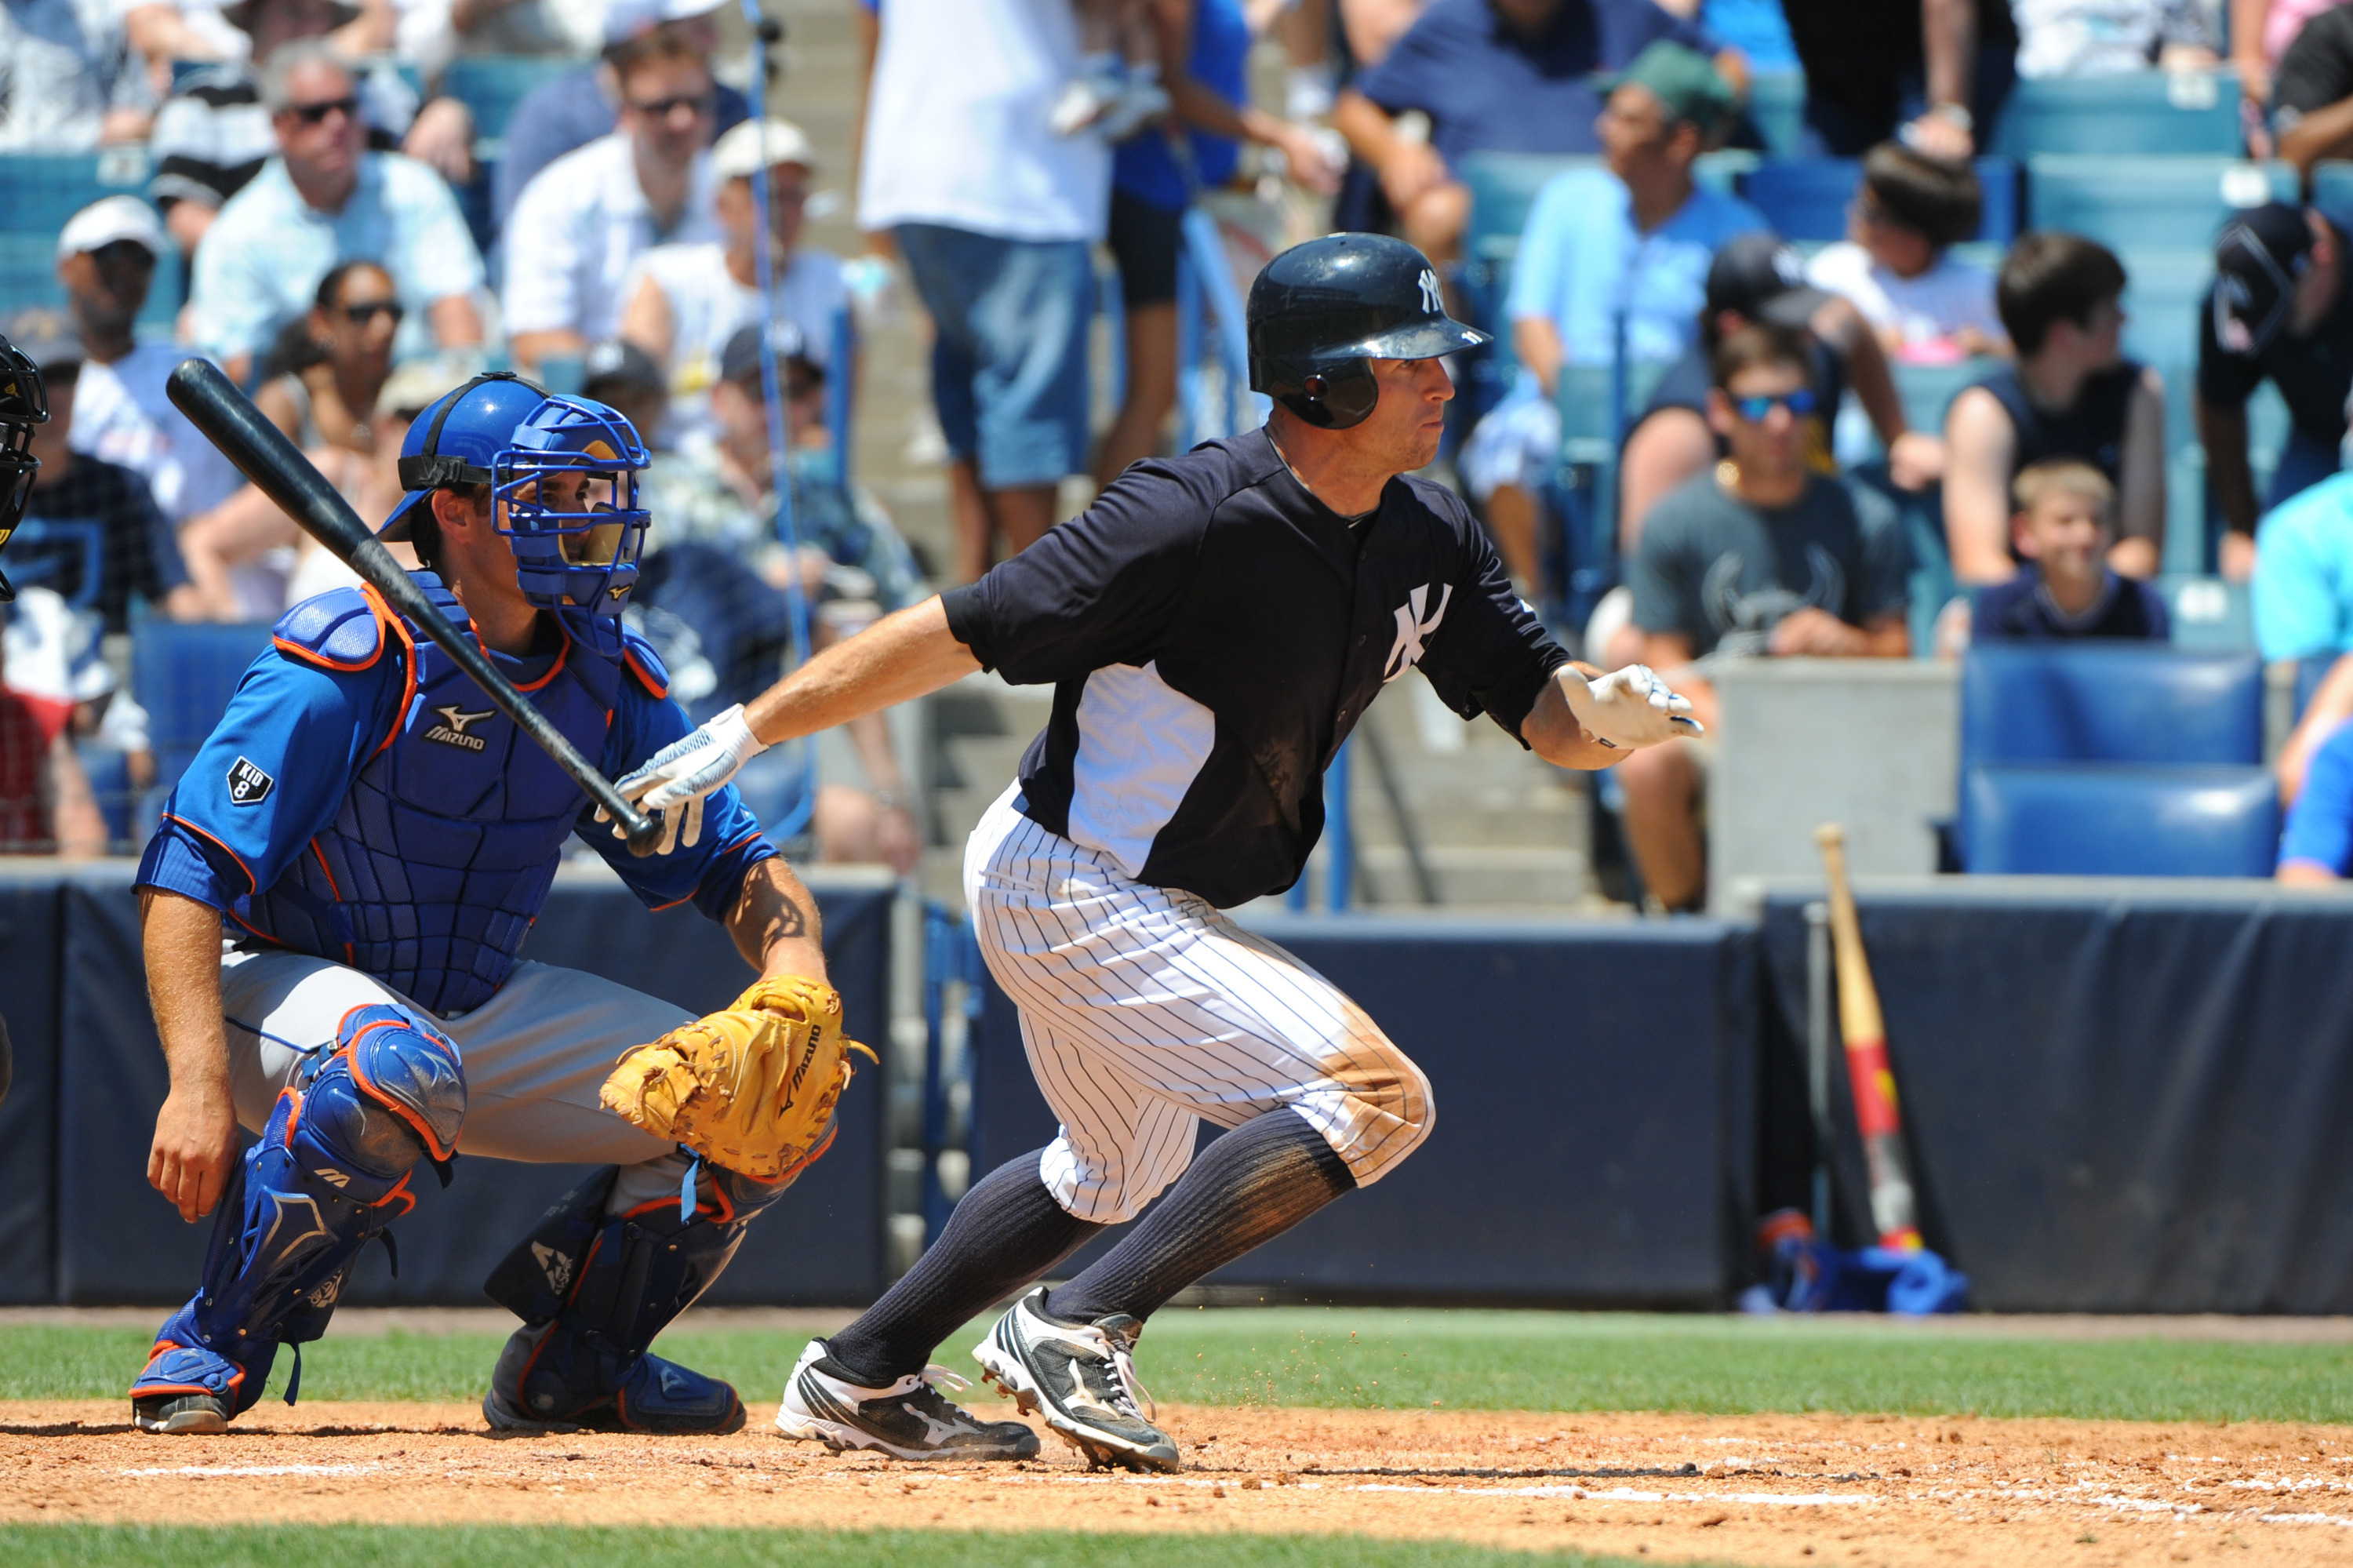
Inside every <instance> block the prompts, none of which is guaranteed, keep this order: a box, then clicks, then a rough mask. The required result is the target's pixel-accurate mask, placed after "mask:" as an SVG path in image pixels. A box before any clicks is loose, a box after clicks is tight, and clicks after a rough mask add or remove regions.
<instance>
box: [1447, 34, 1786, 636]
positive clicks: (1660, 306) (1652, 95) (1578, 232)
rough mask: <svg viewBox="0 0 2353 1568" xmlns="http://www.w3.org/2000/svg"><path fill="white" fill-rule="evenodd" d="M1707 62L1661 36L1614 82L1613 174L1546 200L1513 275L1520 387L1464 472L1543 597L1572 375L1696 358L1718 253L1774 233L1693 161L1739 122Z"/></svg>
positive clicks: (1563, 180)
mask: <svg viewBox="0 0 2353 1568" xmlns="http://www.w3.org/2000/svg"><path fill="white" fill-rule="evenodd" d="M1734 109H1735V105H1734V101H1733V95H1732V89H1731V86H1730V85H1729V84H1728V83H1726V82H1725V79H1724V78H1723V77H1722V76H1721V75H1720V74H1718V72H1717V71H1716V69H1715V67H1714V66H1713V65H1711V64H1709V63H1708V60H1707V58H1706V57H1705V56H1704V55H1701V54H1699V53H1698V52H1697V51H1695V50H1693V49H1689V48H1684V47H1683V45H1681V44H1676V43H1670V42H1666V41H1664V40H1662V41H1661V42H1659V43H1655V44H1652V45H1651V47H1650V48H1646V49H1644V50H1643V51H1642V52H1641V54H1640V55H1638V56H1637V57H1635V59H1634V63H1633V64H1632V65H1630V66H1629V67H1628V68H1627V69H1626V70H1625V72H1624V73H1623V74H1622V75H1620V77H1618V78H1617V79H1616V80H1615V82H1614V83H1613V84H1611V85H1610V87H1609V106H1608V107H1607V108H1606V109H1604V110H1603V111H1602V112H1601V116H1600V120H1599V123H1598V124H1597V125H1596V127H1595V129H1596V131H1597V132H1598V133H1599V136H1600V138H1601V143H1602V145H1603V147H1604V148H1606V149H1607V155H1608V157H1609V168H1608V169H1607V170H1602V169H1573V170H1571V171H1569V172H1568V173H1567V174H1564V175H1558V176H1556V178H1555V179H1554V180H1553V181H1552V183H1551V184H1549V185H1546V186H1545V188H1544V189H1543V190H1542V191H1541V192H1539V193H1538V194H1537V196H1536V200H1535V207H1533V208H1532V209H1530V211H1529V214H1528V227H1527V231H1526V232H1525V234H1524V235H1523V236H1522V237H1521V239H1520V249H1519V254H1518V258H1517V260H1515V261H1514V266H1513V270H1512V292H1511V298H1510V300H1509V301H1508V302H1506V304H1505V306H1504V313H1505V314H1506V315H1507V316H1509V317H1510V318H1511V323H1512V329H1511V330H1512V347H1513V351H1514V354H1516V355H1517V356H1518V358H1519V363H1520V372H1519V377H1518V379H1517V380H1516V381H1515V382H1514V384H1513V387H1512V389H1511V391H1510V393H1509V394H1508V395H1507V396H1506V397H1504V400H1503V401H1502V402H1501V403H1499V404H1497V405H1496V407H1495V408H1494V409H1493V411H1492V412H1490V413H1489V414H1488V415H1487V417H1486V418H1485V419H1483V420H1482V421H1481V422H1480V425H1479V428H1478V429H1477V430H1476V431H1474V432H1473V433H1472V437H1471V440H1470V444H1469V445H1468V446H1466V447H1465V448H1464V449H1463V452H1462V462H1461V468H1462V477H1463V481H1464V482H1465V483H1466V484H1467V485H1468V487H1469V488H1470V491H1471V493H1472V497H1473V498H1474V499H1476V500H1477V501H1479V502H1480V503H1482V505H1483V506H1484V507H1485V508H1486V514H1487V524H1488V527H1489V529H1490V530H1491V531H1492V532H1493V534H1494V536H1495V545H1496V548H1497V549H1498V550H1499V551H1500V552H1501V553H1502V555H1503V557H1504V566H1505V567H1509V568H1510V570H1511V573H1512V576H1513V577H1514V579H1515V580H1516V581H1517V582H1518V584H1519V586H1520V588H1521V591H1522V592H1524V593H1525V592H1527V591H1529V590H1531V589H1533V588H1535V587H1537V586H1538V584H1537V577H1538V563H1539V552H1538V549H1537V546H1536V540H1537V539H1538V537H1539V536H1540V524H1541V522H1542V518H1543V503H1542V500H1541V492H1542V485H1543V482H1544V476H1545V475H1546V472H1548V471H1550V469H1551V467H1552V465H1553V464H1554V463H1555V462H1556V461H1557V460H1558V458H1559V455H1560V410H1559V406H1558V404H1557V403H1556V402H1555V400H1554V397H1555V393H1556V389H1557V386H1558V382H1559V378H1560V370H1561V367H1562V366H1564V365H1608V364H1609V363H1610V362H1611V361H1612V360H1613V359H1614V358H1615V357H1616V356H1617V355H1618V352H1619V347H1620V341H1621V339H1620V331H1621V327H1620V323H1621V320H1622V323H1623V325H1622V332H1623V338H1622V342H1623V345H1624V351H1625V354H1626V356H1627V357H1628V358H1629V359H1636V360H1654V361H1660V360H1672V359H1675V358H1678V357H1680V356H1681V355H1684V354H1686V353H1688V352H1689V351H1690V349H1691V346H1692V344H1693V342H1694V340H1695V339H1696V337H1697V336H1698V333H1699V318H1700V311H1701V307H1702V306H1703V305H1704V304H1705V302H1706V300H1707V270H1708V266H1709V263H1710V262H1711V261H1712V260H1714V258H1715V250H1716V248H1717V247H1718V246H1720V245H1722V244H1723V243H1724V242H1725V240H1726V239H1729V238H1732V237H1733V236H1734V235H1736V234H1745V233H1749V232H1752V231H1761V230H1764V229H1767V228H1770V227H1771V226H1770V225H1769V224H1767V222H1766V220H1765V217H1764V216H1763V215H1762V214H1761V213H1759V212H1757V209H1756V208H1755V207H1750V206H1749V205H1748V204H1747V203H1746V202H1745V201H1742V200H1740V199H1739V198H1737V197H1736V196H1726V195H1725V194H1723V193H1722V192H1719V191H1713V190H1704V189H1702V188H1700V187H1699V186H1698V185H1694V183H1693V181H1692V161H1693V160H1694V158H1696V157H1698V156H1699V154H1700V152H1701V150H1702V149H1703V148H1704V147H1705V146H1706V145H1707V144H1708V142H1709V140H1710V139H1711V138H1712V137H1713V136H1714V135H1715V132H1717V130H1718V129H1719V128H1721V127H1723V126H1724V125H1725V124H1726V123H1727V122H1729V121H1730V119H1731V117H1732V115H1733V113H1734Z"/></svg>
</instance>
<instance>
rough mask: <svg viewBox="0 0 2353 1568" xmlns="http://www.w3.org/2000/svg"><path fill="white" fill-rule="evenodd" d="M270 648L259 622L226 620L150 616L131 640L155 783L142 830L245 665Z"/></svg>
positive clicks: (134, 685) (223, 707)
mask: <svg viewBox="0 0 2353 1568" xmlns="http://www.w3.org/2000/svg"><path fill="white" fill-rule="evenodd" d="M268 647H269V627H268V626H267V625H265V624H263V623H261V622H259V621H256V622H253V623H251V624H248V625H233V626H223V625H214V624H211V623H208V622H194V623H182V622H178V621H171V620H153V619H151V620H146V621H144V622H142V623H141V625H140V626H139V628H138V630H137V631H136V633H135V634H134V635H133V636H132V641H131V695H132V698H133V699H134V700H135V701H136V702H137V703H138V704H139V705H140V706H141V707H142V708H144V709H146V710H147V738H148V744H149V745H150V746H152V747H153V748H154V751H155V784H154V788H153V789H151V790H149V791H148V798H147V802H146V805H145V808H144V809H142V810H141V812H140V814H139V819H140V820H139V821H138V823H137V828H138V831H139V832H142V834H143V833H144V832H147V831H149V830H150V829H152V827H153V816H154V812H153V806H154V803H155V802H157V801H159V800H162V799H163V797H164V795H165V794H167V793H169V792H170V790H171V788H172V786H173V785H174V784H176V783H178V782H179V781H180V775H181V774H182V773H184V772H185V771H186V770H187V767H188V764H189V762H190V761H191V760H192V759H194V758H195V755H196V751H197V749H198V748H199V747H202V746H203V745H204V743H205V737H206V736H209V735H210V734H212V732H213V726H215V725H216V724H218V723H219V722H220V717H221V715H222V714H224V713H226V712H227V711H228V700H229V698H230V697H231V696H233V695H235V694H236V692H237V683H238V682H239V681H242V680H243V679H244V678H245V672H246V668H247V666H248V665H250V664H251V663H252V662H254V660H255V659H257V658H259V656H260V655H261V653H262V652H263V650H265V649H267V648H268Z"/></svg>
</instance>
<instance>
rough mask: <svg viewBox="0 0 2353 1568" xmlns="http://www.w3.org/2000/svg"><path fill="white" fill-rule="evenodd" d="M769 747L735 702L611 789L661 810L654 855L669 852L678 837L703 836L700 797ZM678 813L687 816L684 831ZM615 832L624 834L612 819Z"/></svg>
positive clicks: (723, 783)
mask: <svg viewBox="0 0 2353 1568" xmlns="http://www.w3.org/2000/svg"><path fill="white" fill-rule="evenodd" d="M767 749H768V748H767V747H766V746H765V744H764V743H763V742H762V741H761V739H760V737H759V736H756V735H754V734H753V733H752V726H750V725H748V724H746V723H744V705H743V704H741V703H737V704H736V705H734V706H733V707H732V708H729V709H727V710H726V711H725V712H724V713H718V714H713V715H712V716H711V717H710V718H709V719H707V720H705V721H704V723H703V724H702V727H701V728H699V729H697V730H695V731H694V732H693V733H692V734H691V735H687V736H681V737H680V738H679V739H677V740H675V741H672V742H671V743H670V745H668V746H665V747H662V748H661V749H660V750H659V751H657V752H655V753H654V754H653V755H652V756H651V757H649V758H647V759H646V760H645V761H644V762H643V763H641V764H640V765H639V766H638V769H637V771H635V772H633V773H631V774H630V775H629V776H628V778H626V779H621V780H620V781H619V782H618V783H617V784H615V785H614V786H613V788H615V789H618V790H619V791H620V792H621V798H622V799H623V800H628V801H630V802H632V803H633V804H635V805H636V806H637V807H638V810H643V811H659V812H660V813H661V815H662V838H661V842H660V843H659V845H658V846H656V848H655V850H654V853H656V854H668V853H670V851H671V850H672V849H674V848H676V847H677V846H678V844H679V843H680V842H684V843H685V845H686V847H687V848H689V849H692V848H693V847H694V845H695V841H696V840H698V839H700V838H702V802H703V800H704V798H705V797H706V796H709V795H711V794H712V793H713V792H715V791H717V790H719V789H723V788H725V787H726V784H727V781H728V780H729V779H733V778H734V777H735V770H736V769H737V768H741V767H743V766H744V763H746V762H748V761H750V760H751V759H752V758H754V757H757V756H759V755H760V753H762V752H764V751H765V750H767ZM603 814H604V813H603V812H601V811H600V812H598V813H597V815H599V816H602V815H603ZM681 816H683V817H684V818H685V819H686V821H685V824H684V832H681V831H680V821H679V819H680V818H681ZM613 835H614V836H615V837H616V838H620V837H624V836H626V835H624V834H623V833H622V832H621V826H620V824H619V823H618V822H616V823H614V824H613Z"/></svg>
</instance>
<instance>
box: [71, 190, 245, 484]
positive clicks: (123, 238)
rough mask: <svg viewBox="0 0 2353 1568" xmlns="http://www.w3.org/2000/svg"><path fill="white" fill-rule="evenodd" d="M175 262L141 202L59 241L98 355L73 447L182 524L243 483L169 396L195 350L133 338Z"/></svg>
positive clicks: (81, 217)
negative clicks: (177, 370)
mask: <svg viewBox="0 0 2353 1568" xmlns="http://www.w3.org/2000/svg"><path fill="white" fill-rule="evenodd" d="M168 253H169V252H168V250H167V249H166V247H165V245H164V225H163V223H162V222H161V220H159V219H158V218H157V217H156V216H155V209H154V208H153V207H149V206H148V205H147V204H146V203H145V202H143V201H141V200H140V199H139V198H138V197H137V196H106V197H103V198H101V199H100V200H98V201H95V202H92V203H91V204H90V206H88V207H84V208H82V209H81V210H80V211H79V212H78V213H76V214H74V215H73V217H71V218H69V219H68V220H67V223H66V226H65V229H64V231H63V232H61V233H60V234H59V235H58V281H59V282H60V283H63V284H64V285H65V291H66V308H67V310H68V311H69V312H70V313H71V314H72V316H73V321H74V325H75V327H76V328H77V329H78V330H79V332H80V334H81V344H82V348H83V350H84V352H85V353H86V354H87V355H88V356H89V357H88V358H86V359H84V360H83V361H82V367H81V379H80V382H79V386H78V387H77V388H76V390H75V395H74V417H73V429H72V430H71V432H70V433H69V437H68V440H69V443H70V444H71V445H72V447H73V450H76V451H78V452H83V453H86V454H88V455H89V456H90V457H94V458H97V459H98V460H100V461H102V462H111V463H116V464H120V465H121V467H123V468H127V469H130V470H131V471H132V472H134V473H137V474H139V475H140V476H141V477H142V478H143V479H145V480H146V481H147V487H148V489H150V490H151V491H153V493H154V496H155V504H156V506H157V507H158V508H160V509H161V510H162V512H163V514H164V516H166V517H168V518H170V519H171V520H172V522H173V523H174V524H175V525H176V524H180V523H184V522H185V521H187V519H189V518H191V517H194V516H195V515H196V514H198V513H200V512H205V511H208V510H210V509H211V508H213V507H215V506H217V505H218V504H220V503H222V502H223V501H226V500H227V499H228V497H229V496H230V495H231V494H233V493H235V492H236V490H237V486H238V485H240V484H242V483H243V482H244V481H243V480H242V479H241V478H240V477H239V476H238V474H237V470H236V469H235V468H233V467H231V466H230V464H229V461H228V459H227V458H225V457H223V456H221V454H220V450H219V449H218V448H216V447H215V446H214V445H213V444H212V443H211V442H210V441H208V440H205V439H204V437H203V436H201V435H199V434H197V432H196V428H195V426H194V425H191V424H190V423H188V418H187V416H186V415H185V414H183V413H181V412H180V410H179V409H178V408H174V407H173V405H172V401H171V399H170V398H169V397H165V396H164V377H166V376H169V375H171V374H172V370H173V367H174V366H177V365H178V364H179V363H180V361H182V360H184V359H185V358H187V357H188V356H189V355H188V351H187V350H186V349H185V348H180V347H178V346H176V345H174V344H170V343H140V342H139V341H137V339H136V337H135V336H134V333H135V331H136V327H137V323H138V321H139V313H140V311H141V310H142V309H143V308H145V306H146V303H147V290H148V287H149V285H150V284H152V283H153V281H154V278H155V263H156V261H157V260H159V259H160V258H162V257H164V256H165V255H167V254H168Z"/></svg>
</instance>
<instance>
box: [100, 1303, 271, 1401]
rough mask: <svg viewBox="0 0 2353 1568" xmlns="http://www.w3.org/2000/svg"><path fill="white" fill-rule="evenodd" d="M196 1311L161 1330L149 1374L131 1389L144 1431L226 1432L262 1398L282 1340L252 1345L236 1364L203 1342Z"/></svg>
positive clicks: (178, 1315)
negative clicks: (238, 1416) (263, 1388)
mask: <svg viewBox="0 0 2353 1568" xmlns="http://www.w3.org/2000/svg"><path fill="white" fill-rule="evenodd" d="M194 1308H195V1304H194V1303H193V1302H192V1303H190V1304H189V1305H188V1306H186V1307H183V1308H180V1309H179V1310H178V1311H177V1312H174V1313H173V1314H172V1317H171V1319H170V1320H169V1321H167V1322H166V1323H165V1324H164V1326H163V1328H162V1329H160V1330H157V1331H156V1335H155V1348H154V1350H153V1351H151V1352H150V1353H149V1355H148V1359H147V1366H146V1370H145V1371H143V1372H141V1373H140V1374H139V1376H138V1379H137V1380H136V1381H135V1382H133V1383H132V1385H131V1419H132V1421H133V1422H135V1423H136V1424H137V1425H138V1427H139V1430H141V1431H142V1432H168V1433H205V1432H225V1431H227V1429H228V1424H229V1419H230V1418H231V1417H232V1416H237V1415H242V1414H245V1413H246V1412H247V1411H248V1410H250V1409H252V1408H253V1406H254V1404H255V1402H256V1401H258V1400H259V1399H260V1397H261V1385H262V1383H264V1382H265V1381H267V1379H268V1378H269V1363H270V1362H271V1361H273V1360H275V1359H276V1356H277V1353H278V1342H277V1340H262V1341H261V1342H259V1343H258V1344H252V1345H250V1346H249V1347H248V1350H247V1355H248V1360H247V1361H233V1360H231V1359H230V1358H229V1357H227V1356H225V1355H223V1354H221V1353H220V1352H219V1351H213V1350H207V1349H206V1347H205V1346H204V1345H203V1344H201V1343H200V1342H198V1340H197V1337H196V1328H195V1310H194Z"/></svg>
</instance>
